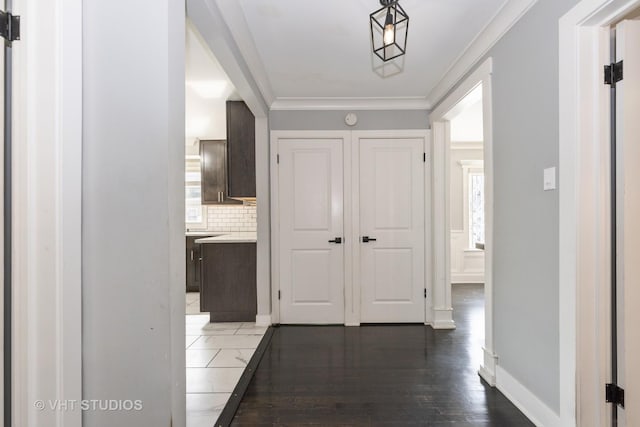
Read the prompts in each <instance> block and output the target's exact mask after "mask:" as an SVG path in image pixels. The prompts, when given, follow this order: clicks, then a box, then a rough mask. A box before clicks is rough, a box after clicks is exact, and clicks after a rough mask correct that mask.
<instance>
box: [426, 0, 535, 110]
mask: <svg viewBox="0 0 640 427" xmlns="http://www.w3.org/2000/svg"><path fill="white" fill-rule="evenodd" d="M536 2H537V0H511V1H508V2H505V4H504V5H503V6H502V8H500V10H499V11H498V13H496V15H495V16H494V17H493V19H492V20H491V21H490V22H489V24H487V25H486V26H485V27H484V29H483V30H482V31H481V32H480V33H479V34H478V35H477V36H476V37H475V38H474V39H473V41H472V42H471V43H470V44H469V46H467V48H466V49H465V50H464V52H463V53H462V54H461V55H460V56H459V57H458V58H457V59H456V60H455V61H454V62H453V64H452V65H451V67H449V68H448V69H447V71H446V72H445V73H444V74H443V76H442V79H440V82H439V83H438V84H437V85H436V86H435V87H434V88H433V89H432V90H431V92H430V93H429V95H428V96H427V104H429V105H431V106H435V105H437V104H438V103H439V102H440V101H441V99H442V98H443V97H444V96H445V95H446V94H447V92H449V91H450V90H451V89H452V88H453V87H454V86H455V85H456V83H457V82H458V81H460V79H462V78H463V77H464V75H465V74H467V73H468V72H469V70H471V69H472V68H473V66H474V65H475V64H476V63H477V62H478V61H479V60H480V59H481V58H482V57H483V56H484V55H486V54H487V52H488V51H489V49H491V48H492V47H493V46H494V45H495V44H496V43H497V42H498V40H500V39H501V38H502V36H504V35H505V34H506V33H507V31H509V30H510V29H511V27H513V26H514V25H515V24H516V22H518V21H519V20H520V18H522V17H523V16H524V15H525V14H526V13H527V12H528V11H529V9H531V7H532V6H533V5H534V4H536Z"/></svg>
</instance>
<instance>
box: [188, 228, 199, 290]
mask: <svg viewBox="0 0 640 427" xmlns="http://www.w3.org/2000/svg"><path fill="white" fill-rule="evenodd" d="M202 237H203V236H187V242H186V247H187V259H186V261H187V277H186V279H187V292H198V291H200V245H199V244H198V243H195V241H196V240H197V239H202Z"/></svg>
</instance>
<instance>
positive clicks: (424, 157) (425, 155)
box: [422, 153, 427, 163]
mask: <svg viewBox="0 0 640 427" xmlns="http://www.w3.org/2000/svg"><path fill="white" fill-rule="evenodd" d="M422 161H423V162H425V163H426V162H427V153H422Z"/></svg>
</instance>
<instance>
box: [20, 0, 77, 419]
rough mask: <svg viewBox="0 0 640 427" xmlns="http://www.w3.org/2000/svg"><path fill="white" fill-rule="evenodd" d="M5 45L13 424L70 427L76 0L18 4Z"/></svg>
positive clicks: (74, 374) (73, 351)
mask: <svg viewBox="0 0 640 427" xmlns="http://www.w3.org/2000/svg"><path fill="white" fill-rule="evenodd" d="M14 6H15V7H14V13H16V14H18V15H22V16H24V17H27V19H28V24H29V25H28V29H29V36H28V37H23V38H22V40H20V42H19V43H15V44H14V45H13V46H14V48H13V52H14V85H13V87H14V93H13V97H14V98H13V105H14V118H13V126H14V129H13V131H14V133H13V145H14V153H13V155H14V158H13V165H14V168H13V171H12V175H13V184H14V189H13V194H14V199H13V215H14V216H13V230H14V233H13V257H14V259H13V262H14V265H13V268H14V270H13V273H14V276H13V289H14V295H13V307H14V311H13V320H14V325H13V331H12V332H13V369H12V370H13V372H12V381H13V396H12V397H13V402H12V407H13V425H16V426H27V425H28V426H34V425H38V426H44V425H47V426H58V427H63V426H64V427H67V426H69V427H79V426H80V425H81V424H82V412H81V411H80V409H79V408H77V409H76V410H71V409H70V410H67V411H63V410H58V411H56V410H48V408H49V406H48V405H47V409H46V410H40V411H39V410H37V408H36V407H34V401H35V400H36V399H42V400H44V401H45V402H49V401H54V400H58V401H69V400H76V401H79V400H80V399H82V299H81V297H82V286H81V284H82V275H81V272H82V264H81V262H82V246H81V245H82V240H81V232H82V228H81V227H82V204H81V200H82V188H81V182H82V121H81V120H80V119H81V117H82V0H52V1H50V2H45V3H41V2H39V1H37V0H20V1H16V2H15V3H14Z"/></svg>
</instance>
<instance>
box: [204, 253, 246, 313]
mask: <svg viewBox="0 0 640 427" xmlns="http://www.w3.org/2000/svg"><path fill="white" fill-rule="evenodd" d="M201 248H202V249H201V250H202V265H201V268H202V286H201V287H200V288H201V290H200V311H204V312H209V318H210V321H211V322H255V320H256V313H257V300H256V244H255V243H205V244H202V245H201Z"/></svg>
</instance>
